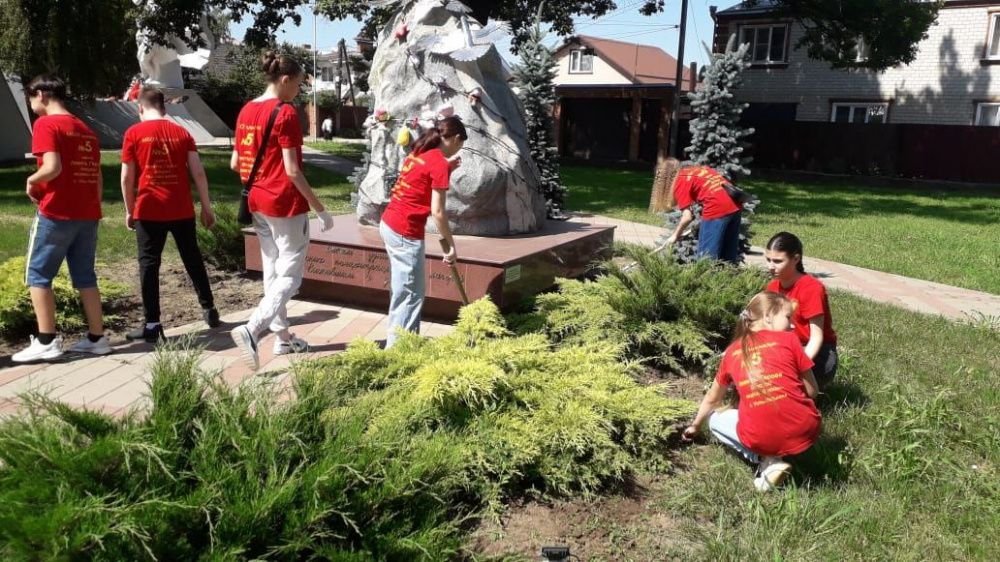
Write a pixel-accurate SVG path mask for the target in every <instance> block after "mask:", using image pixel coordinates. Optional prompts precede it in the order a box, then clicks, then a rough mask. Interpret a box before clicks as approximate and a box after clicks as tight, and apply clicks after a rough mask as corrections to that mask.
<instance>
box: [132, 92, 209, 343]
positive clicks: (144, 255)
mask: <svg viewBox="0 0 1000 562" xmlns="http://www.w3.org/2000/svg"><path fill="white" fill-rule="evenodd" d="M138 101H139V119H140V121H141V122H140V123H138V124H136V125H133V126H131V127H129V129H128V130H127V131H125V139H124V141H123V143H122V175H121V186H122V197H123V198H124V200H125V212H126V215H125V222H126V225H127V226H128V227H129V228H130V229H133V230H135V231H136V243H137V244H138V248H139V284H140V286H141V288H142V307H143V311H144V313H145V318H146V323H145V325H144V326H142V327H140V328H138V329H136V330H133V331H131V332H129V333H128V334H127V335H126V338H128V339H130V340H138V339H144V340H146V341H147V342H149V343H156V342H157V341H159V340H160V339H161V338H163V326H162V325H161V324H160V259H161V256H162V255H163V246H164V245H165V244H166V242H167V235H168V234H169V235H171V236H173V237H174V242H175V243H176V244H177V251H178V253H179V254H180V255H181V261H182V262H183V263H184V269H186V270H187V273H188V276H189V277H190V278H191V283H192V284H193V285H194V290H195V293H196V294H197V295H198V302H199V304H201V309H202V317H203V318H204V319H205V323H206V324H208V326H209V327H210V328H215V327H216V326H218V325H219V312H218V311H217V310H216V309H215V300H214V299H213V297H212V286H211V284H209V281H208V273H207V272H206V271H205V262H204V261H203V259H202V256H201V250H200V249H199V248H198V235H197V234H196V231H195V223H194V203H193V202H192V201H191V182H190V181H189V179H188V175H189V174H190V175H191V176H192V177H194V183H195V186H196V187H197V188H198V199H199V200H200V201H201V224H202V225H204V226H205V228H212V225H214V224H215V214H214V213H213V212H212V202H211V201H209V199H208V178H207V177H206V176H205V168H204V167H202V165H201V159H200V158H199V157H198V148H197V147H196V146H195V143H194V138H192V137H191V134H190V133H188V132H187V130H186V129H184V127H181V126H180V125H178V124H176V123H174V122H173V121H171V120H170V119H169V118H168V117H167V110H166V106H165V104H164V99H163V92H161V91H159V90H157V89H156V88H151V87H144V88H142V90H141V91H140V92H139V94H138Z"/></svg>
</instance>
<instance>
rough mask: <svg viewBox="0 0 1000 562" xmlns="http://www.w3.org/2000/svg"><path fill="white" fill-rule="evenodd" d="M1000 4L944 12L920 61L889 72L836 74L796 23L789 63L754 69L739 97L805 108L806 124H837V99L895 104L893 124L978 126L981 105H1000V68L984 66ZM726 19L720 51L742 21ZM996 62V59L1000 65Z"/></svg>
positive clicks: (800, 116) (800, 111)
mask: <svg viewBox="0 0 1000 562" xmlns="http://www.w3.org/2000/svg"><path fill="white" fill-rule="evenodd" d="M997 10H1000V2H996V3H995V4H993V5H992V6H978V7H961V8H944V9H942V10H941V12H940V15H939V17H938V23H937V24H936V25H935V26H933V27H932V28H931V29H930V30H929V35H928V37H927V39H925V40H924V41H922V42H921V43H920V47H919V49H920V50H919V54H918V56H917V59H916V60H915V61H914V62H913V63H911V64H909V65H905V66H899V67H895V68H891V69H889V70H887V71H885V72H882V73H875V72H870V71H846V70H832V69H831V68H830V66H829V64H828V63H825V62H822V61H814V60H811V59H809V58H808V56H807V54H806V52H805V50H804V49H803V50H795V49H794V47H793V46H794V45H795V43H796V42H797V41H798V40H799V38H800V37H801V36H802V28H801V27H799V26H797V25H795V24H791V34H790V40H789V55H788V59H789V61H788V64H787V65H784V66H774V67H771V68H756V67H755V68H751V69H748V70H747V71H746V73H745V74H744V78H745V79H744V86H743V88H742V89H741V90H740V91H739V93H738V98H739V99H741V100H742V101H747V102H768V103H788V102H793V103H797V104H798V108H797V115H796V119H797V120H799V121H829V120H830V114H831V109H832V103H833V102H834V101H848V100H849V101H887V102H889V103H890V106H889V116H888V121H889V122H890V123H926V124H942V125H972V124H973V123H974V119H975V114H976V105H975V104H976V102H982V101H991V100H992V101H1000V65H997V64H990V63H989V62H988V61H983V57H984V53H985V45H986V40H987V34H988V26H989V23H990V18H989V14H990V12H991V11H997ZM763 21H766V20H759V19H758V20H744V21H741V22H723V21H720V22H719V24H718V25H717V29H716V45H719V44H720V41H721V42H722V43H724V42H725V38H727V37H728V36H729V34H730V33H735V32H737V30H738V27H739V25H740V24H742V23H762V22H763ZM994 62H995V61H994Z"/></svg>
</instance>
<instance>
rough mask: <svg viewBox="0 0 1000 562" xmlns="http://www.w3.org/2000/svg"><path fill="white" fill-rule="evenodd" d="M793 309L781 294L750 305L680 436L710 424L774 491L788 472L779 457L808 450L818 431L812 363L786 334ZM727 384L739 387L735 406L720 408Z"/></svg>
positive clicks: (760, 485) (762, 486) (763, 487)
mask: <svg viewBox="0 0 1000 562" xmlns="http://www.w3.org/2000/svg"><path fill="white" fill-rule="evenodd" d="M792 309H793V306H792V303H791V302H790V301H789V300H788V299H787V298H785V297H783V296H781V295H779V294H778V293H772V292H763V293H759V294H757V295H756V296H754V297H753V299H751V300H750V303H749V304H748V305H747V307H746V309H744V310H743V312H742V313H740V318H739V320H738V321H737V323H736V337H735V339H734V340H733V343H731V344H730V345H729V347H728V348H727V349H726V352H725V355H724V356H723V358H722V363H721V364H720V365H719V372H718V374H717V375H716V377H715V381H714V382H713V383H712V387H711V388H710V389H709V390H708V392H707V393H706V394H705V398H704V399H703V400H702V402H701V406H700V407H699V408H698V414H697V415H696V416H695V418H694V421H692V422H691V425H690V426H688V428H687V429H685V430H684V435H683V438H684V439H685V440H686V441H690V440H691V439H693V438H694V437H695V435H697V434H698V433H699V431H701V427H702V425H704V423H705V420H706V419H707V420H708V426H709V430H710V431H711V432H712V435H714V436H715V437H716V438H717V439H718V440H719V441H721V442H722V443H723V444H724V445H727V446H729V447H731V448H732V449H734V450H735V451H736V452H738V453H739V454H740V455H742V456H743V458H744V459H746V460H747V461H749V462H751V463H753V464H756V465H757V477H756V478H755V479H754V486H755V487H756V488H757V489H758V490H760V491H769V490H772V489H774V488H775V487H777V486H779V485H780V484H781V483H782V482H783V481H784V480H785V478H786V477H787V476H788V473H789V471H790V470H791V465H789V464H788V463H787V462H785V461H784V460H783V457H785V456H791V455H797V454H799V453H802V452H804V451H806V450H807V449H809V448H810V447H812V445H813V443H815V442H816V439H817V438H818V437H819V432H820V426H821V419H820V414H819V410H817V409H816V405H815V403H814V402H813V399H814V398H815V397H816V395H817V393H818V389H817V386H816V379H815V378H814V377H813V374H812V367H813V364H812V361H811V360H810V359H809V358H808V357H806V355H805V353H804V352H803V350H802V346H801V345H799V341H798V338H797V337H796V336H795V334H794V333H793V332H792V331H791V319H792V313H793V312H792ZM730 386H735V387H736V393H737V394H738V395H739V398H740V404H739V408H738V409H737V410H732V409H729V410H718V408H719V407H720V406H721V405H722V403H723V400H724V399H725V396H726V391H727V389H728V388H729V387H730Z"/></svg>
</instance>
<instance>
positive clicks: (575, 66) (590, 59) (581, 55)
mask: <svg viewBox="0 0 1000 562" xmlns="http://www.w3.org/2000/svg"><path fill="white" fill-rule="evenodd" d="M569 71H570V73H572V74H591V73H592V72H594V52H593V51H591V50H590V49H575V50H573V51H570V52H569Z"/></svg>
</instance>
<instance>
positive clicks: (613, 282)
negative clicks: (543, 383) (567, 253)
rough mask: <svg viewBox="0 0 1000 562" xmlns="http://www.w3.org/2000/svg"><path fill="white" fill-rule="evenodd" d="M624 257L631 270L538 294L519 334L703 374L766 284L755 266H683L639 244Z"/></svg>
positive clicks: (612, 267) (517, 323)
mask: <svg viewBox="0 0 1000 562" xmlns="http://www.w3.org/2000/svg"><path fill="white" fill-rule="evenodd" d="M622 254H623V255H624V257H626V258H627V259H628V261H629V262H630V263H631V265H629V266H625V267H621V266H618V265H616V264H615V263H614V262H610V263H607V264H604V266H603V267H604V269H605V271H606V275H604V276H601V277H598V278H596V279H595V280H593V281H577V280H562V281H560V282H559V288H558V290H557V291H555V292H552V293H547V294H544V295H539V296H538V297H537V298H536V300H535V310H534V311H533V312H531V313H529V314H523V315H519V316H516V317H514V318H512V324H513V325H514V329H515V331H517V332H518V333H527V332H535V331H540V332H541V333H544V334H545V335H546V336H548V338H549V339H550V340H551V341H553V342H555V343H556V344H558V345H560V346H565V345H582V346H585V347H593V346H600V347H603V348H610V349H613V350H614V353H616V354H617V356H618V357H619V358H620V359H622V360H637V361H641V362H645V363H649V364H652V365H653V366H656V367H661V368H666V369H669V370H674V371H679V370H682V369H685V368H694V369H702V368H704V366H705V365H706V362H707V361H709V359H710V358H711V357H713V356H714V355H715V354H717V353H719V352H720V351H722V350H723V349H724V348H725V346H726V345H727V344H728V342H729V341H730V339H731V336H732V329H733V326H735V324H736V318H737V316H738V315H739V313H740V311H741V310H743V307H744V306H746V303H747V301H748V300H749V299H750V297H751V296H753V295H754V294H755V293H757V292H758V291H760V290H761V288H762V287H763V286H764V284H765V281H766V279H765V277H764V274H763V272H760V271H758V270H756V269H741V268H735V267H731V266H728V265H725V264H722V263H718V262H712V261H707V260H703V261H698V262H695V263H692V264H686V265H683V264H679V263H677V262H676V261H675V260H674V259H672V258H671V257H669V256H663V255H661V254H656V253H653V252H652V251H650V250H648V249H645V248H641V247H638V246H628V245H625V246H623V247H622Z"/></svg>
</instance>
